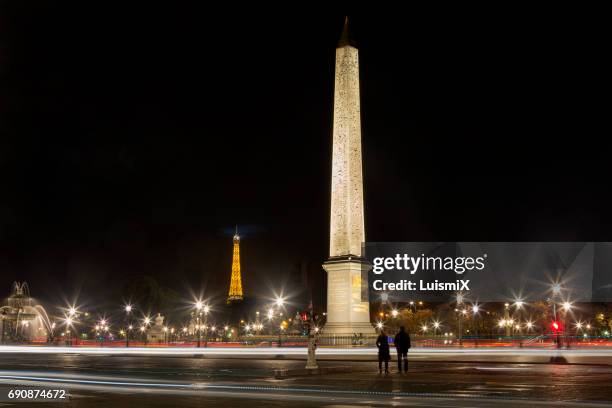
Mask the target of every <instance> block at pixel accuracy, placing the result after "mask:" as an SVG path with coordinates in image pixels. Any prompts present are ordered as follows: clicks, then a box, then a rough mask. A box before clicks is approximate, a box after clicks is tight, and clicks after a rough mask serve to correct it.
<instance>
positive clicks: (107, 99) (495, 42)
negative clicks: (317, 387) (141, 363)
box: [0, 1, 612, 304]
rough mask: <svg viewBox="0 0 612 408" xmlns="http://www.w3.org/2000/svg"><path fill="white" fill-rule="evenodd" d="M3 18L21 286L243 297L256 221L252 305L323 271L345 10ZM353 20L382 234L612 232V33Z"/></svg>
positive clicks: (588, 236) (4, 257)
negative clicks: (231, 290)
mask: <svg viewBox="0 0 612 408" xmlns="http://www.w3.org/2000/svg"><path fill="white" fill-rule="evenodd" d="M2 7H3V11H2V17H1V20H0V30H1V33H0V38H1V40H0V46H1V48H0V52H1V54H0V63H1V64H2V69H1V71H0V75H1V76H2V77H1V78H2V79H1V81H2V82H1V83H0V85H1V86H0V88H1V91H0V96H1V99H0V109H1V112H2V119H1V121H0V132H1V136H0V182H1V186H2V187H1V188H2V190H1V191H2V195H1V200H0V276H1V277H2V279H1V281H2V282H0V295H2V294H3V293H6V294H8V292H9V289H10V283H11V282H12V281H14V280H19V281H24V280H25V281H28V282H29V283H30V286H31V289H32V292H33V296H35V297H37V298H41V299H43V300H45V301H49V302H54V303H61V301H62V298H66V299H74V298H75V296H76V294H77V293H80V299H85V298H87V299H88V301H89V302H90V303H97V304H101V303H103V302H105V301H107V302H110V303H113V302H114V303H117V302H118V301H119V300H120V299H121V293H122V290H123V288H124V286H125V285H126V283H128V282H130V280H133V279H137V278H138V277H141V276H144V275H149V276H153V277H156V278H157V279H158V280H159V281H160V282H161V283H162V284H163V285H166V286H169V287H171V288H174V289H175V290H177V291H179V292H180V293H181V294H183V295H184V296H185V297H186V298H190V297H191V294H190V290H192V291H194V292H200V291H204V294H205V295H206V296H207V297H208V296H217V297H218V299H222V298H223V296H225V294H226V291H227V287H228V285H229V276H230V264H231V250H232V247H231V246H232V242H231V236H232V234H233V229H234V226H235V225H236V224H238V226H239V229H240V232H241V235H242V236H243V240H242V247H241V249H242V265H243V271H244V273H243V275H244V282H245V287H246V295H247V296H257V295H268V296H269V295H270V292H271V290H276V291H278V290H280V287H281V286H283V284H284V285H285V287H286V288H287V289H286V291H289V292H290V291H294V290H296V289H297V288H296V286H300V285H303V283H304V278H303V275H304V273H303V272H304V270H308V271H309V273H308V275H309V279H311V280H312V279H314V281H315V282H317V279H318V280H319V281H320V280H322V279H323V278H324V277H325V275H324V272H323V271H322V270H321V269H320V264H321V263H322V262H323V261H325V260H326V256H327V251H328V245H329V241H328V228H329V205H330V197H329V191H330V182H329V178H330V170H331V157H330V156H331V127H332V116H331V115H332V103H333V100H332V99H333V75H334V53H335V44H336V42H337V40H338V37H339V35H340V31H341V29H342V22H343V14H341V13H338V14H323V13H320V14H304V13H301V12H295V11H294V12H289V11H288V12H287V13H285V14H283V13H282V12H279V11H278V10H277V11H276V12H269V13H266V12H262V13H248V12H246V11H245V12H244V14H243V15H237V14H236V13H235V12H232V13H229V12H227V13H215V12H213V10H212V9H208V8H205V7H204V6H202V5H200V6H198V7H195V6H193V7H191V6H188V5H185V4H184V5H182V6H175V7H173V6H170V3H168V4H165V5H164V7H157V6H156V5H154V4H153V3H144V4H143V5H141V6H140V7H138V8H134V9H128V8H125V7H124V5H121V6H118V5H115V6H112V5H111V4H109V3H100V5H99V6H97V7H93V6H92V7H83V8H81V6H79V7H78V8H76V7H72V6H71V7H67V6H66V7H60V6H57V5H53V3H52V2H19V1H13V2H3V6H2ZM350 20H351V30H352V33H353V36H354V38H355V40H356V41H357V43H358V45H359V48H360V62H361V91H362V94H361V99H362V123H363V149H364V151H363V157H364V188H365V208H366V236H367V239H368V240H369V241H496V240H497V241H523V240H531V241H538V240H541V241H555V240H562V241H565V240H576V241H580V240H584V241H593V240H612V229H611V227H612V211H610V208H612V195H611V189H612V183H611V182H610V174H611V172H610V170H611V168H610V167H611V166H612V165H611V161H610V148H609V142H608V141H607V140H606V139H609V137H610V129H609V128H610V126H609V123H610V120H609V116H610V113H609V104H608V103H606V104H604V103H603V102H604V101H605V100H607V99H608V98H609V95H610V92H609V91H610V89H609V88H610V82H609V72H611V70H610V66H609V65H610V64H609V62H608V61H607V57H608V55H607V54H608V52H607V51H606V52H603V50H607V49H608V48H609V45H607V44H605V43H604V37H605V36H604V35H603V29H599V28H598V24H588V23H587V22H584V21H582V23H581V24H578V23H577V21H572V20H571V17H568V16H566V17H565V18H563V19H558V18H555V16H552V15H550V14H546V13H544V14H538V15H536V14H535V13H533V14H531V13H530V14H529V16H525V15H509V14H506V15H504V16H502V15H498V14H495V18H487V19H482V18H480V17H477V16H476V14H471V13H468V12H466V13H465V15H463V16H458V15H456V14H455V13H454V12H451V11H447V12H443V11H441V10H430V11H427V12H421V11H416V10H415V11H414V12H412V13H406V14H405V15H401V14H400V15H398V14H396V13H391V12H389V13H387V14H384V15H378V16H376V15H374V14H373V13H362V14H357V13H355V14H352V15H351V16H350ZM316 286H317V290H316V293H314V297H315V299H316V301H317V302H319V303H320V302H322V301H323V299H324V298H323V296H324V287H323V286H322V285H316ZM2 288H4V289H2Z"/></svg>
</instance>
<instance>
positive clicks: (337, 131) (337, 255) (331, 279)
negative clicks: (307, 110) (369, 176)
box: [323, 18, 374, 335]
mask: <svg viewBox="0 0 612 408" xmlns="http://www.w3.org/2000/svg"><path fill="white" fill-rule="evenodd" d="M360 115H361V111H360V101H359V55H358V50H357V48H356V47H355V45H354V43H353V42H352V41H351V38H350V33H349V27H348V18H347V19H345V21H344V28H343V31H342V35H341V37H340V41H339V42H338V46H337V47H336V76H335V88H334V118H333V120H334V124H333V154H332V180H331V219H330V234H329V259H328V261H327V262H325V263H324V264H323V268H324V269H325V271H326V272H327V323H326V324H325V328H324V330H325V333H327V334H349V335H350V334H354V333H363V334H371V333H374V328H373V327H372V324H371V323H370V304H369V301H368V282H367V271H368V270H369V267H370V266H369V264H368V263H367V261H366V260H365V259H363V258H362V250H361V245H362V243H363V242H365V227H364V221H363V176H362V169H361V117H360Z"/></svg>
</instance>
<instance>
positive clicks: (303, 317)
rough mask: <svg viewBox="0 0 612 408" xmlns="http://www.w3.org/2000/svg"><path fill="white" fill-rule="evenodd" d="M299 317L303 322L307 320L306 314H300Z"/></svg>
mask: <svg viewBox="0 0 612 408" xmlns="http://www.w3.org/2000/svg"><path fill="white" fill-rule="evenodd" d="M300 317H301V318H302V320H303V321H307V320H308V312H302V313H300Z"/></svg>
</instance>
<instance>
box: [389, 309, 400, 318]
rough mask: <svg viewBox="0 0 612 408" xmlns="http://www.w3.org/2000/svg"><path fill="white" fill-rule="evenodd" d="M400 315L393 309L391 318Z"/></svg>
mask: <svg viewBox="0 0 612 408" xmlns="http://www.w3.org/2000/svg"><path fill="white" fill-rule="evenodd" d="M398 314H399V312H398V311H397V309H393V310H392V311H391V316H393V317H397V315H398Z"/></svg>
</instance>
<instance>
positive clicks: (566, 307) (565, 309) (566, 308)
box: [561, 301, 572, 348]
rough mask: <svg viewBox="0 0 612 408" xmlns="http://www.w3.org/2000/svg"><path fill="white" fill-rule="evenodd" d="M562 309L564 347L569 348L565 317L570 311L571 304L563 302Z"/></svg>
mask: <svg viewBox="0 0 612 408" xmlns="http://www.w3.org/2000/svg"><path fill="white" fill-rule="evenodd" d="M561 308H562V309H563V332H564V334H565V347H566V348H570V336H568V331H569V330H568V327H567V315H568V313H569V311H570V310H572V303H571V302H568V301H565V302H563V304H562V305H561Z"/></svg>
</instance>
